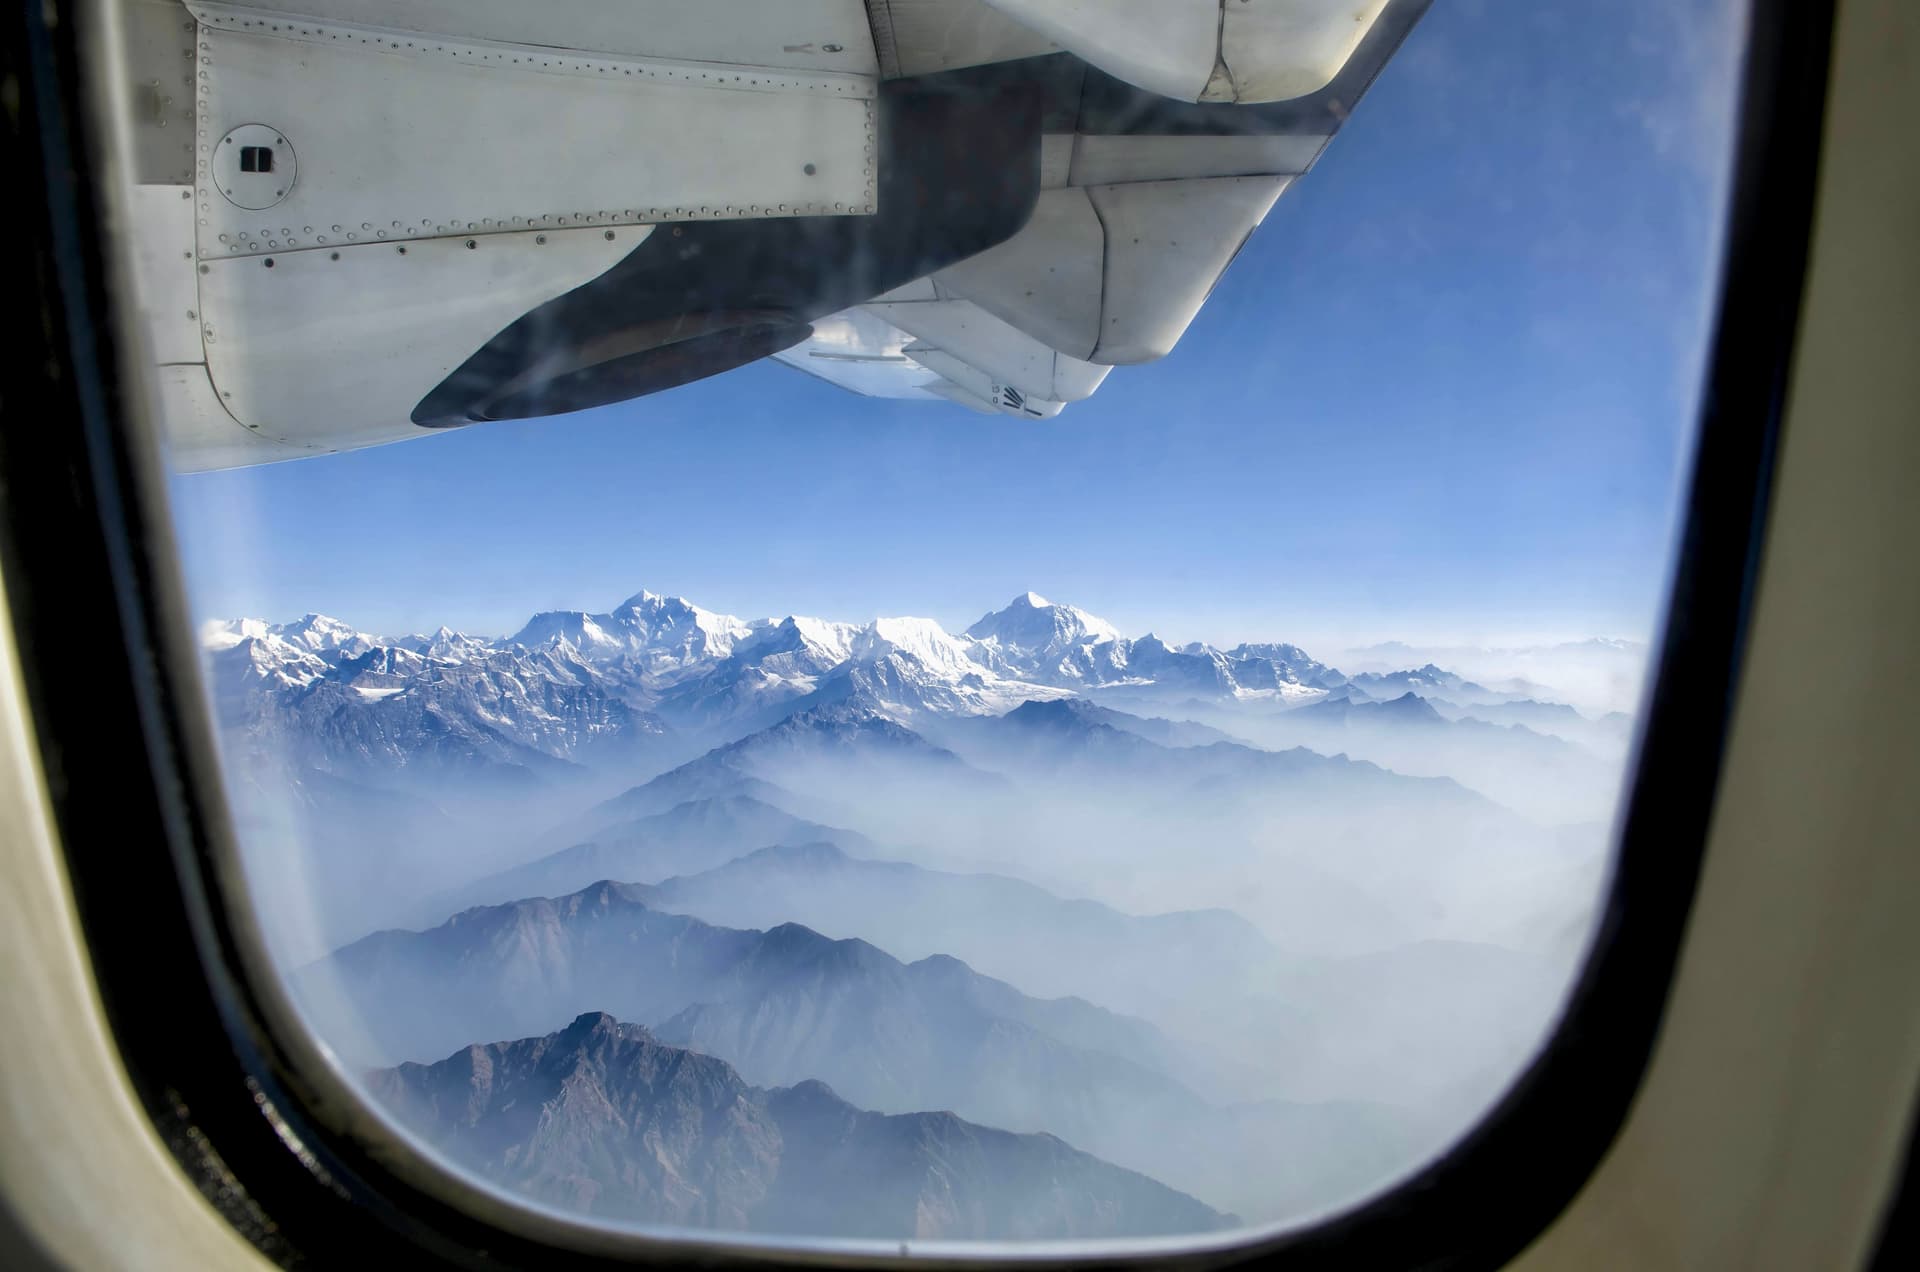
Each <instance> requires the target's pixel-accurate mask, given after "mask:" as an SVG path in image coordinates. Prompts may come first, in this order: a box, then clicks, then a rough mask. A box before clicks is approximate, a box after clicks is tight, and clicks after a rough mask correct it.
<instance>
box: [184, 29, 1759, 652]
mask: <svg viewBox="0 0 1920 1272" xmlns="http://www.w3.org/2000/svg"><path fill="white" fill-rule="evenodd" d="M1730 9H1731V6H1730V5H1729V4H1728V3H1726V2H1725V0H1702V2H1701V3H1698V4H1691V5H1678V4H1670V3H1667V2H1666V0H1628V2H1624V3H1620V4H1609V5H1593V4H1588V3H1572V2H1565V3H1552V4H1533V3H1523V2H1522V0H1501V2H1497V3H1496V2H1486V3H1474V2H1473V0H1438V2H1437V3H1436V4H1435V7H1434V10H1433V11H1432V12H1431V13H1429V15H1428V16H1427V17H1426V19H1425V20H1424V21H1423V22H1422V23H1421V25H1420V26H1419V27H1418V28H1417V29H1416V30H1415V31H1414V33H1413V35H1412V36H1411V37H1410V38H1409V40H1408V42H1407V44H1406V45H1405V46H1404V47H1403V49H1402V51H1401V54H1400V56H1399V57H1398V58H1397V59H1396V60H1395V61H1394V62H1393V63H1392V64H1390V65H1389V67H1388V68H1387V70H1386V72H1385V73H1384V74H1383V75H1382V76H1381V78H1380V79H1379V81H1378V82H1377V83H1376V84H1375V86H1374V88H1373V90H1372V92H1371V93H1370V94H1369V96H1368V97H1367V98H1366V99H1365V100H1364V101H1363V102H1362V103H1361V105H1360V107H1359V108H1358V109H1357V110H1356V111H1355V113H1354V115H1353V117H1352V119H1351V121H1350V122H1349V123H1348V124H1347V126H1346V128H1345V129H1344V130H1343V131H1342V133H1341V134H1340V136H1339V137H1338V138H1337V139H1336V140H1335V142H1334V144H1333V145H1332V146H1331V148H1330V149H1329V150H1328V151H1327V153H1326V155H1325V156H1324V157H1323V158H1322V159H1321V161H1320V163H1319V165H1318V166H1317V167H1316V168H1315V169H1314V171H1313V172H1311V173H1309V174H1308V175H1307V176H1306V177H1304V178H1302V179H1301V180H1300V181H1298V182H1296V183H1295V184H1294V186H1293V188H1292V189H1290V190H1289V191H1288V192H1287V193H1286V194H1285V195H1283V196H1282V198H1281V200H1280V202H1279V203H1278V204H1277V205H1276V206H1275V208H1274V210H1273V212H1272V213H1271V214H1270V215H1269V217H1268V218H1267V221H1266V224H1265V225H1264V226H1263V227H1262V228H1261V229H1260V230H1259V231H1258V232H1257V233H1256V234H1255V236H1254V237H1253V239H1252V241H1251V242H1250V243H1249V244H1248V245H1247V247H1246V249H1245V250H1244V251H1243V252H1242V253H1241V255H1240V258H1239V259H1238V260H1237V261H1236V262H1235V263H1234V265H1233V267H1232V268H1231V269H1230V270H1229V271H1228V273H1227V275H1226V277H1225V278H1224V279H1223V280H1222V282H1221V283H1220V285H1219V287H1218V288H1217V290H1216V291H1215V292H1214V294H1213V297H1212V299H1211V300H1210V301H1209V303H1208V304H1207V306H1206V308H1205V309H1204V310H1203V311H1202V312H1201V314H1200V316H1199V318H1198V319H1197V320H1196V321H1195V323H1194V324H1193V326H1192V327H1191V328H1190V329H1189V330H1188V332H1187V335H1186V337H1185V339H1184V340H1183V342H1182V343H1181V345H1180V347H1179V348H1178V349H1176V350H1175V351H1174V353H1173V354H1172V355H1170V356H1169V357H1167V358H1166V359H1164V360H1163V361H1161V362H1159V363H1157V364H1154V365H1151V366H1145V367H1126V368H1120V369H1118V370H1116V371H1115V372H1114V373H1113V374H1112V375H1111V376H1110V377H1109V378H1108V380H1107V382H1106V384H1105V386H1104V387H1103V388H1102V389H1101V391H1100V392H1099V393H1098V394H1097V395H1096V396H1095V397H1094V398H1092V399H1091V400H1089V401H1087V402H1084V403H1080V404H1078V405H1075V406H1071V407H1069V408H1068V409H1067V410H1066V411H1065V412H1064V413H1063V414H1062V415H1061V416H1060V417H1059V418H1058V419H1056V420H1053V421H1049V422H1044V423H1023V422H1020V421H1016V420H1012V419H988V418H985V417H981V416H977V415H973V414H970V413H968V412H965V411H963V410H961V409H960V408H958V407H948V406H946V405H944V404H924V405H923V404H917V403H889V402H880V401H873V400H866V399H861V398H856V397H853V396H851V395H849V394H846V393H844V392H842V391H840V390H837V389H835V388H833V387H831V386H829V385H825V384H822V383H819V382H816V381H813V380H811V379H809V378H807V377H805V376H802V375H801V374H799V373H797V372H794V371H791V370H787V369H785V368H783V367H780V366H777V365H773V364H762V365H756V366H753V367H748V368H744V369H742V370H740V371H737V372H734V373H732V374H730V375H726V376H722V377H718V378H716V379H713V380H708V381H704V382H701V383H698V384H693V385H688V386H685V387H683V388H680V389H676V390H673V391H671V392H668V393H664V394H659V395H655V396H653V397H649V398H645V399H641V400H640V401H637V402H632V403H626V404H622V405H619V406H614V407H610V408H606V409H603V410H600V411H595V412H588V413H584V414H582V415H578V416H571V417H565V418H560V419H554V420H542V421H528V422H524V423H505V424H488V425H482V426H476V427H473V428H469V429H465V430H461V431H458V432H454V433H450V434H445V435H439V436H434V437H430V438H425V439H423V440H421V441H418V442H411V443H407V444H404V445H397V446H388V447H382V448H378V449H374V450H368V451H360V452H356V453H352V454H347V455H340V456H333V457H328V458H324V459H316V460H306V461H300V462H297V463H290V464H281V465H276V466H272V467H267V468H257V469H247V470H240V471H236V472H230V473H218V474H205V475H198V476H192V477H183V478H178V479H176V480H175V482H174V483H173V497H174V503H175V510H176V515H177V517H178V520H179V524H180V529H181V536H182V543H183V547H184V549H185V553H186V561H187V570H188V576H189V582H190V586H191V590H192V593H193V598H194V604H195V608H196V610H197V611H198V612H199V613H200V614H201V615H202V616H209V617H210V616H228V615H234V614H248V615H255V616H260V617H266V618H271V619H285V618H292V617H296V616H298V615H299V614H302V613H305V612H307V611H309V610H320V611H323V612H326V613H330V614H335V615H337V616H339V617H342V618H345V619H347V620H348V621H350V622H353V623H355V624H357V625H359V626H361V627H363V628H366V629H370V630H376V631H386V632H399V631H406V630H425V629H430V628H432V627H435V626H438V625H439V624H440V623H442V622H445V623H448V624H450V625H452V626H455V627H460V628H464V629H467V630H472V631H480V632H496V633H497V632H506V631H511V630H513V629H514V628H516V627H517V626H519V624H520V623H521V622H522V621H523V620H524V618H525V617H526V616H527V615H528V614H529V613H531V612H533V611H535V610H539V609H550V608H581V609H605V608H607V607H609V606H611V605H613V604H615V603H617V602H618V601H620V600H621V599H622V598H624V597H626V596H627V595H629V594H631V593H633V592H635V591H638V590H639V589H640V588H642V587H646V588H649V589H651V590H654V591H665V592H674V593H679V594H683V595H686V596H688V597H690V598H692V599H693V600H695V601H697V602H699V603H701V604H704V605H707V606H709V607H710V608H715V609H721V610H726V611H730V612H734V613H739V614H745V615H757V614H768V613H786V612H799V613H813V614H820V615H823V616H826V617H834V618H848V619H853V618H866V617H871V616H873V615H875V614H880V613H888V614H924V615H929V616H932V617H934V618H938V619H940V620H942V621H943V622H945V623H947V624H948V626H949V627H952V628H958V627H962V626H965V625H966V624H967V623H970V622H971V621H972V620H973V619H975V618H977V617H978V616H979V615H980V614H981V613H982V612H984V611H985V610H987V609H989V608H997V607H998V606H999V605H1001V604H1003V603H1004V602H1005V601H1006V600H1007V598H1009V597H1010V596H1012V595H1014V594H1015V593H1017V592H1020V591H1024V590H1026V589H1029V588H1032V589H1034V590H1037V591H1040V592H1042V593H1045V594H1047V595H1048V596H1050V597H1052V598H1054V599H1056V600H1066V601H1072V602H1074V603H1076V604H1079V605H1082V606H1084V607H1086V608H1088V609H1091V610H1093V611H1094V612H1096V613H1099V614H1102V615H1104V616H1106V617H1108V618H1110V619H1112V620H1114V621H1115V622H1117V623H1118V624H1119V625H1120V626H1121V627H1122V628H1123V629H1124V630H1130V631H1146V630H1154V631H1157V632H1159V633H1160V634H1162V635H1164V636H1167V637H1169V638H1170V639H1177V640H1184V639H1207V640H1214V641H1218V642H1221V643H1230V642H1233V641H1237V640H1239V639H1243V638H1264V639H1291V640H1298V641H1301V642H1303V643H1307V642H1311V643H1314V644H1319V645H1322V646H1323V647H1328V646H1330V647H1339V646H1341V645H1343V644H1348V643H1362V642H1366V641H1371V640H1379V639H1386V638H1390V637H1399V638H1402V639H1406V640H1410V641H1448V642H1474V641H1479V642H1490V643H1506V642H1511V641H1514V640H1521V639H1535V638H1541V637H1580V636H1588V635H1626V636H1638V637H1644V636H1645V635H1647V634H1648V632H1649V631H1650V630H1651V628H1652V626H1653V624H1654V623H1655V622H1656V621H1657V610H1658V607H1659V604H1660V597H1661V594H1662V591H1663V588H1664V583H1665V576H1666V571H1667V568H1668V557H1669V547H1670V542H1671V539H1672V533H1673V518H1674V514H1675V507H1676V501H1677V493H1678V490H1679V486H1680V482H1681V479H1682V476H1683V474H1684V471H1685V465H1686V460H1687V455H1688V450H1689V447H1690V444H1691V433H1692V427H1693V413H1694V407H1695V399H1696V395H1697V380H1698V372H1699V367H1700V363H1701V358H1702V351H1703V343H1704V338H1705V333H1706V330H1707V323H1708V316H1709V293H1710V290H1711V282H1712V280H1713V277H1714V274H1715V268H1716V262H1717V252H1718V221H1719V217H1720V212H1721V200H1722V196H1723V190H1724V184H1725V174H1724V172H1723V169H1724V166H1725V161H1726V149H1727V140H1726V139H1727V135H1728V134H1727V128H1728V122H1727V121H1728V118H1729V116H1730V106H1731V84H1732V76H1733V62H1734V51H1733V40H1732V38H1731V32H1732V30H1733V24H1732V21H1731V19H1730V18H1729V17H1728V16H1727V15H1728V13H1729V12H1730Z"/></svg>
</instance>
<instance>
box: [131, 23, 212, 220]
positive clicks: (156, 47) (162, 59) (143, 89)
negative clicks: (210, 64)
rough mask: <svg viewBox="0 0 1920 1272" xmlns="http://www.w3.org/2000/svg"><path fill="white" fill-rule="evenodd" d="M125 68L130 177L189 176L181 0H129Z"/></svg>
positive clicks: (190, 97)
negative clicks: (130, 164) (128, 86)
mask: <svg viewBox="0 0 1920 1272" xmlns="http://www.w3.org/2000/svg"><path fill="white" fill-rule="evenodd" d="M123 12H124V14H125V21H126V27H127V39H126V73H127V77H128V79H129V80H131V81H132V83H131V85H130V88H131V91H130V92H129V93H128V94H127V105H128V106H129V107H130V108H131V109H130V110H129V111H128V118H127V123H128V128H127V135H128V141H129V142H130V145H129V146H128V155H129V157H130V158H131V159H132V161H133V179H134V180H135V181H138V182H142V183H146V182H153V183H156V184H161V185H188V184H191V183H192V181H193V150H194V146H193V101H194V69H195V59H194V33H195V30H196V26H195V23H194V18H193V15H192V14H190V13H188V12H187V10H186V7H185V6H184V5H182V4H181V3H180V0H128V3H127V4H126V5H125V7H124V9H123Z"/></svg>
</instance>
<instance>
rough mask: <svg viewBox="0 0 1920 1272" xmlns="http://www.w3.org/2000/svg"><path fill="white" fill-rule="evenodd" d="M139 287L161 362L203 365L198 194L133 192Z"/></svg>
mask: <svg viewBox="0 0 1920 1272" xmlns="http://www.w3.org/2000/svg"><path fill="white" fill-rule="evenodd" d="M127 203H128V222H129V224H128V227H127V229H128V232H129V235H130V236H131V238H132V246H133V285H134V295H135V299H136V300H137V301H138V303H139V306H140V317H141V319H142V326H143V328H144V329H145V331H146V334H147V339H148V340H149V341H150V342H151V348H150V350H149V352H150V354H151V356H152V358H153V360H154V361H155V362H199V361H201V360H202V355H201V352H200V319H199V314H198V310H199V307H200V297H199V288H198V287H197V285H196V277H197V276H196V275H195V273H194V268H195V266H194V257H193V215H194V213H193V191H192V190H191V189H189V188H188V187H187V186H185V185H177V186H163V185H136V186H134V187H133V188H132V189H130V190H128V191H127Z"/></svg>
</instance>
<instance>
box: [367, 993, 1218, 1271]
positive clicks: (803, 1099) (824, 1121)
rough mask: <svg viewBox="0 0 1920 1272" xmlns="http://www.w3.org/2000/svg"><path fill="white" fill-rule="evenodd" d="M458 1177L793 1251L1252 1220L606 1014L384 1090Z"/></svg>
mask: <svg viewBox="0 0 1920 1272" xmlns="http://www.w3.org/2000/svg"><path fill="white" fill-rule="evenodd" d="M371 1083H372V1086H373V1088H374V1090H375V1092H376V1094H377V1095H378V1096H379V1097H380V1098H382V1099H383V1100H385V1101H386V1102H388V1103H389V1105H390V1106H391V1107H392V1108H393V1110H394V1112H395V1113H396V1114H397V1115H398V1116H399V1117H400V1118H401V1119H402V1120H403V1121H405V1122H407V1123H408V1124H409V1125H411V1126H413V1127H414V1128H415V1129H416V1130H418V1131H419V1132H420V1133H421V1134H422V1135H424V1136H425V1137H426V1138H427V1139H428V1140H429V1141H431V1142H433V1143H435V1144H436V1145H438V1146H439V1147H440V1148H442V1149H443V1150H444V1151H445V1152H447V1153H448V1154H449V1155H450V1156H452V1157H453V1158H454V1159H455V1160H456V1161H458V1162H460V1163H461V1164H462V1165H465V1166H467V1167H468V1168H470V1169H474V1170H477V1171H479V1172H480V1173H481V1174H483V1175H485V1176H487V1177H489V1178H491V1179H493V1180H496V1181H498V1182H500V1183H502V1184H505V1185H507V1186H508V1187H510V1188H513V1189H515V1190H517V1191H520V1192H523V1193H526V1194H528V1195H529V1196H531V1197H533V1198H535V1199H537V1200H540V1201H544V1202H548V1203H550V1204H554V1205H558V1206H561V1207H564V1208H565V1209H567V1210H571V1211H578V1212H583V1213H588V1214H592V1215H595V1216H597V1217H600V1218H605V1219H623V1220H629V1221H638V1222H645V1223H661V1224H672V1225H675V1226H681V1227H711V1228H721V1229H732V1230H736V1231H739V1230H745V1231H754V1232H767V1233H783V1234H795V1235H816V1236H839V1237H877V1238H886V1239H904V1238H914V1239H923V1240H925V1239H943V1238H944V1239H955V1238H972V1239H988V1240H993V1239H999V1240H1034V1239H1048V1238H1073V1237H1081V1238H1084V1237H1133V1236H1147V1235H1154V1234H1163V1233H1184V1232H1204V1231H1212V1230H1215V1229H1219V1228H1223V1227H1229V1226H1231V1225H1233V1223H1234V1222H1235V1220H1234V1219H1233V1218H1232V1217H1231V1216H1229V1215H1223V1214H1220V1213H1219V1212H1218V1211H1215V1210H1212V1209H1210V1208H1208V1207H1207V1206H1204V1205H1202V1204H1201V1203H1200V1202H1198V1201H1195V1200H1194V1199H1193V1198H1191V1197H1188V1196H1186V1195H1185V1194H1183V1193H1178V1192H1175V1191H1174V1190H1173V1189H1171V1188H1168V1187H1166V1186H1165V1185H1163V1184H1159V1183H1156V1182H1155V1181H1154V1180H1152V1179H1149V1178H1148V1177H1146V1176H1145V1175H1141V1174H1137V1173H1135V1172H1133V1171H1129V1170H1123V1169H1121V1168H1120V1167H1118V1166H1113V1165H1111V1164H1109V1163H1107V1162H1103V1161H1101V1160H1100V1159H1099V1158H1096V1157H1093V1156H1090V1155H1088V1154H1086V1153H1082V1152H1079V1151H1078V1150H1076V1149H1074V1148H1072V1147H1070V1146H1069V1145H1067V1144H1066V1143H1064V1142H1063V1141H1061V1140H1059V1139H1056V1138H1055V1137H1053V1136H1051V1135H1044V1134H1037V1135H1016V1134H1013V1133H1011V1132H1008V1131H1001V1130H994V1129H992V1128H990V1127H985V1126H979V1125H976V1124H974V1123H972V1122H967V1121H963V1120H962V1119H960V1118H959V1117H956V1116H955V1115H953V1114H952V1113H903V1114H894V1115H891V1116H889V1115H885V1114H879V1113H869V1112H866V1111H863V1110H861V1109H858V1108H855V1107H854V1106H853V1105H851V1104H849V1103H847V1102H846V1101H845V1100H842V1099H840V1098H839V1097H838V1096H836V1095H835V1094H834V1093H833V1091H832V1090H831V1089H830V1088H829V1087H827V1086H826V1085H824V1084H823V1083H820V1082H802V1083H799V1084H797V1085H794V1086H791V1087H783V1088H777V1089H774V1090H764V1089H761V1088H757V1087H751V1086H748V1085H747V1084H746V1083H745V1082H744V1081H742V1080H741V1078H740V1075H739V1074H738V1073H736V1072H735V1071H734V1070H733V1068H732V1067H731V1066H730V1065H728V1064H726V1063H725V1062H724V1061H721V1060H717V1059H714V1058H712V1057H710V1056H704V1055H700V1054H698V1053H695V1052H692V1051H685V1050H681V1049H679V1048H676V1047H669V1046H665V1045H663V1044H661V1043H660V1042H658V1041H656V1040H655V1039H654V1037H653V1036H652V1035H651V1034H649V1033H648V1032H647V1031H646V1030H644V1029H641V1028H639V1027H637V1026H634V1025H623V1024H620V1023H619V1022H617V1021H615V1020H614V1019H613V1017H611V1016H609V1015H606V1014H604V1013H600V1012H591V1013H587V1014H585V1015H582V1016H580V1017H579V1018H578V1019H576V1020H575V1021H574V1022H573V1023H572V1024H571V1025H568V1026H567V1027H566V1028H565V1029H563V1030H561V1031H559V1032H558V1033H554V1034H549V1035H547V1036H545V1037H540V1038H525V1039H521V1040H519V1041H517V1042H497V1043H493V1044H490V1045H486V1046H470V1047H467V1048H465V1049H464V1050H461V1051H458V1052H455V1053H454V1054H453V1055H451V1056H449V1057H448V1058H446V1059H445V1060H441V1061H439V1062H438V1063H436V1064H431V1065H420V1064H405V1065H401V1066H399V1067H398V1068H395V1069H386V1070H382V1071H379V1072H377V1073H375V1074H373V1075H372V1078H371Z"/></svg>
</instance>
